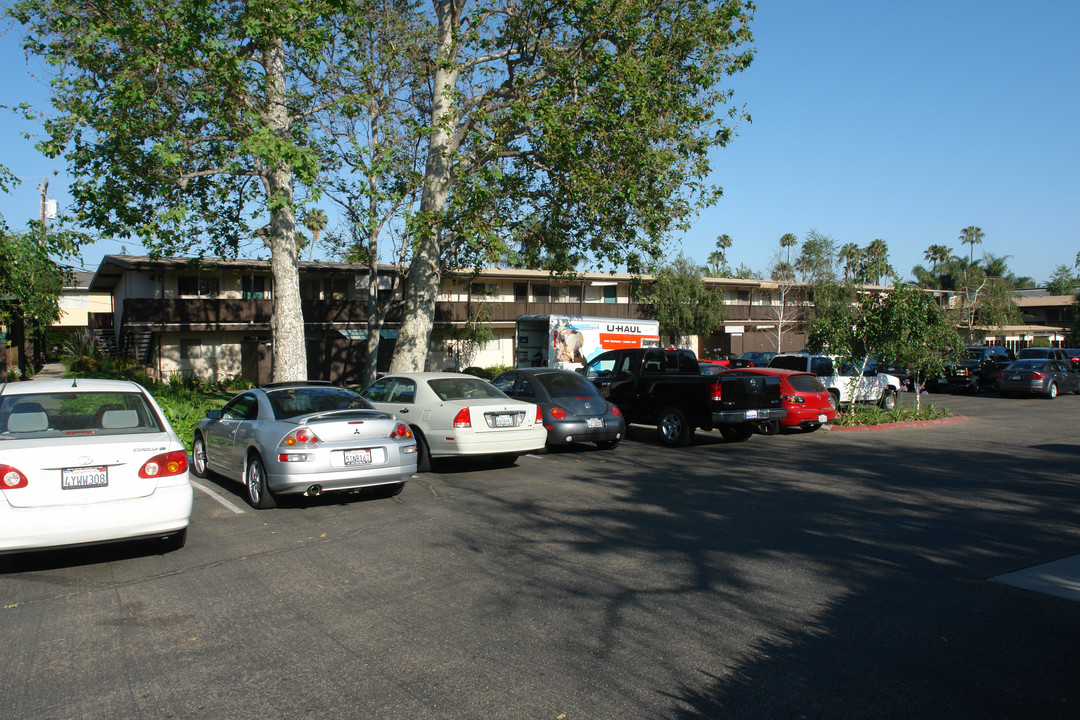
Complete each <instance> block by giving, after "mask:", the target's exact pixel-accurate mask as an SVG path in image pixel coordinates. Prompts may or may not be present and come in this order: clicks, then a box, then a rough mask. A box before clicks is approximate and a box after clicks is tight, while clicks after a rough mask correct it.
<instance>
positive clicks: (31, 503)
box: [0, 380, 192, 552]
mask: <svg viewBox="0 0 1080 720" xmlns="http://www.w3.org/2000/svg"><path fill="white" fill-rule="evenodd" d="M191 504H192V491H191V482H190V481H189V479H188V462H187V452H186V450H185V449H184V444H183V443H182V442H180V438H179V437H177V435H176V433H175V432H173V429H172V427H170V426H169V423H168V421H167V420H166V419H165V416H164V414H163V413H162V412H161V408H159V407H158V405H157V403H155V402H154V399H153V398H152V397H150V395H149V393H147V392H146V390H144V389H143V388H142V386H140V385H137V384H135V383H133V382H127V381H122V380H77V381H76V380H38V381H33V382H20V383H7V384H3V385H0V552H11V551H19V550H35V549H42V548H53V547H63V546H73V545H87V544H94V543H101V542H110V541H115V540H133V539H137V538H160V539H161V540H162V543H163V544H162V547H163V549H166V550H171V549H177V548H180V547H183V545H184V542H185V540H186V538H187V527H188V522H189V521H190V519H191Z"/></svg>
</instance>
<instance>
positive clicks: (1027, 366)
mask: <svg viewBox="0 0 1080 720" xmlns="http://www.w3.org/2000/svg"><path fill="white" fill-rule="evenodd" d="M1049 364H1050V363H1049V362H1048V361H1047V360H1046V359H1045V358H1028V359H1026V360H1017V361H1016V362H1013V363H1009V370H1042V369H1043V368H1044V367H1046V366H1047V365H1049Z"/></svg>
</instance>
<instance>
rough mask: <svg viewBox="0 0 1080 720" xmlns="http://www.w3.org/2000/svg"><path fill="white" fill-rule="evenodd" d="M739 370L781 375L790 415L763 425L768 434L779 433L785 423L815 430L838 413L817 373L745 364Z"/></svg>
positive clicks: (784, 397)
mask: <svg viewBox="0 0 1080 720" xmlns="http://www.w3.org/2000/svg"><path fill="white" fill-rule="evenodd" d="M739 372H744V373H747V372H752V373H758V374H759V375H775V376H776V377H778V378H780V400H781V402H783V404H784V409H785V410H787V416H786V417H784V418H781V419H780V420H769V421H768V422H765V423H762V424H761V425H759V431H760V432H762V433H764V434H765V435H775V434H777V433H778V432H780V428H781V427H798V428H802V429H803V430H805V431H807V432H813V431H814V430H817V429H818V428H819V427H821V426H822V425H823V424H825V423H827V422H829V421H830V420H832V419H833V417H835V416H836V409H835V408H833V406H832V404H831V403H830V402H829V391H828V390H827V389H826V388H825V386H824V385H822V384H821V379H820V378H818V376H817V375H814V374H813V373H808V372H799V371H797V370H781V369H779V368H765V367H753V368H744V369H742V370H740V371H739Z"/></svg>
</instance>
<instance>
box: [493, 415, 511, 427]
mask: <svg viewBox="0 0 1080 720" xmlns="http://www.w3.org/2000/svg"><path fill="white" fill-rule="evenodd" d="M495 427H514V416H513V415H496V416H495Z"/></svg>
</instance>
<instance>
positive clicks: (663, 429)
mask: <svg viewBox="0 0 1080 720" xmlns="http://www.w3.org/2000/svg"><path fill="white" fill-rule="evenodd" d="M656 431H657V433H659V435H660V442H662V443H664V444H665V445H667V446H668V447H685V446H686V445H689V444H690V438H691V437H693V435H694V429H693V428H692V427H690V423H689V422H688V421H687V419H686V414H685V413H683V411H682V410H680V409H679V408H677V407H674V406H670V405H669V406H668V407H666V408H664V409H663V410H661V411H660V418H659V420H658V421H657V423H656Z"/></svg>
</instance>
